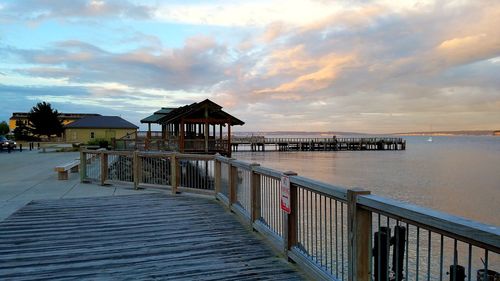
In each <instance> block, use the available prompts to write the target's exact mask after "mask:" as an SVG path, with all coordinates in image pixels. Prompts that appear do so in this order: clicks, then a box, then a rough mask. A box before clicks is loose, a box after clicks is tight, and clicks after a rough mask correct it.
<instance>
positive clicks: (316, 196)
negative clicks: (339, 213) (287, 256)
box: [314, 192, 318, 262]
mask: <svg viewBox="0 0 500 281" xmlns="http://www.w3.org/2000/svg"><path fill="white" fill-rule="evenodd" d="M317 204H318V194H317V193H316V192H314V257H315V260H316V262H318V206H317Z"/></svg>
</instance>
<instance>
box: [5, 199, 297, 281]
mask: <svg viewBox="0 0 500 281" xmlns="http://www.w3.org/2000/svg"><path fill="white" fill-rule="evenodd" d="M302 278H303V277H302V276H301V275H300V274H299V273H297V272H296V270H295V268H294V267H292V266H291V265H290V264H288V263H286V262H285V261H284V260H283V259H281V258H279V257H278V256H276V255H275V254H274V253H273V252H272V251H271V250H269V248H268V247H267V245H265V244H264V243H263V242H262V241H261V240H260V239H259V238H258V237H257V236H256V234H252V233H251V232H249V231H248V230H247V229H245V228H244V227H243V226H242V225H241V224H240V223H239V222H238V221H237V220H236V219H235V218H234V216H233V215H231V214H230V213H228V212H226V211H225V210H224V209H223V207H221V206H220V205H219V204H217V203H216V202H214V201H213V200H210V199H205V198H196V197H186V196H175V197H173V196H168V195H160V194H145V195H127V196H115V197H100V198H84V199H60V200H43V201H33V202H32V203H30V204H28V205H26V206H25V207H24V208H22V209H20V210H19V211H17V212H16V213H14V214H13V215H12V216H10V217H9V218H7V219H6V220H4V221H3V222H0V279H1V280H43V279H50V280H61V279H78V280H82V279H86V280H89V279H90V280H96V279H105V280H110V279H113V280H302Z"/></svg>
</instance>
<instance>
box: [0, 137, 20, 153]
mask: <svg viewBox="0 0 500 281" xmlns="http://www.w3.org/2000/svg"><path fill="white" fill-rule="evenodd" d="M16 146H17V143H16V142H15V141H13V140H9V139H7V138H6V137H4V136H0V149H7V150H8V149H9V148H10V149H16Z"/></svg>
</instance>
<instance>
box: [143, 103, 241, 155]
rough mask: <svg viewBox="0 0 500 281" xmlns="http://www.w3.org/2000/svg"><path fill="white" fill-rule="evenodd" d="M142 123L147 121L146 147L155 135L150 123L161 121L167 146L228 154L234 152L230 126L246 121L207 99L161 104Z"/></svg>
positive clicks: (172, 148)
mask: <svg viewBox="0 0 500 281" xmlns="http://www.w3.org/2000/svg"><path fill="white" fill-rule="evenodd" d="M141 123H144V124H148V132H147V135H146V149H147V148H148V144H150V143H151V139H152V136H151V124H159V125H161V132H162V133H161V139H162V142H163V143H164V149H166V150H174V151H179V152H181V153H207V154H214V153H220V154H222V155H226V156H231V126H234V125H243V124H245V123H244V122H243V121H241V120H239V119H238V118H236V117H234V116H232V115H230V114H229V113H227V112H225V111H223V110H222V107H221V106H220V105H218V104H216V103H214V102H213V101H211V100H208V99H206V100H204V101H202V102H198V103H193V104H190V105H186V106H182V107H179V108H162V109H160V110H158V111H156V112H155V113H154V114H153V115H151V116H148V117H146V118H144V119H142V120H141ZM225 135H227V138H225Z"/></svg>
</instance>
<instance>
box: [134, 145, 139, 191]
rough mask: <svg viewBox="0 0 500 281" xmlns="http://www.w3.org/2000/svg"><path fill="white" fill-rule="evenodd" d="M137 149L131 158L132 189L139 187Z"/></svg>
mask: <svg viewBox="0 0 500 281" xmlns="http://www.w3.org/2000/svg"><path fill="white" fill-rule="evenodd" d="M139 161H140V160H139V151H137V150H136V151H134V158H133V160H132V167H133V168H132V169H133V173H134V189H138V188H139V167H140V165H139Z"/></svg>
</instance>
